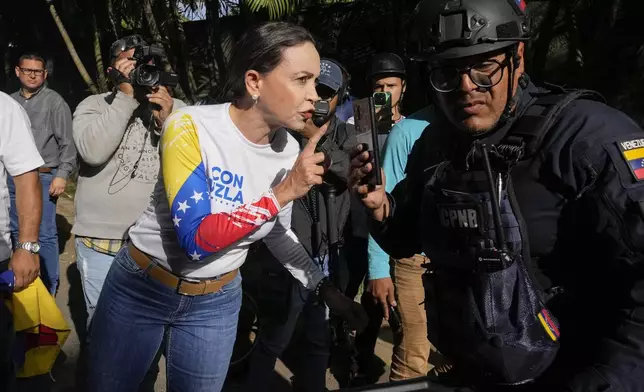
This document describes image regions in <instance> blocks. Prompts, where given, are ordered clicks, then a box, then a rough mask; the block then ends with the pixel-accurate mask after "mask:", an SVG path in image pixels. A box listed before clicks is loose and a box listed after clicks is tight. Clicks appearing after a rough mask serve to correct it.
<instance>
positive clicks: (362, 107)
mask: <svg viewBox="0 0 644 392" xmlns="http://www.w3.org/2000/svg"><path fill="white" fill-rule="evenodd" d="M353 115H354V120H355V131H356V139H357V140H358V144H366V145H367V150H368V151H369V152H370V153H371V157H372V159H371V165H372V166H373V169H372V170H371V172H370V173H369V174H368V175H367V176H366V177H365V178H364V179H363V181H362V183H363V184H369V185H382V175H381V173H380V167H381V166H380V146H379V143H378V128H377V125H376V111H375V107H374V102H373V97H367V98H363V99H359V100H356V101H353Z"/></svg>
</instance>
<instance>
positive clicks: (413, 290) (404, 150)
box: [367, 107, 433, 381]
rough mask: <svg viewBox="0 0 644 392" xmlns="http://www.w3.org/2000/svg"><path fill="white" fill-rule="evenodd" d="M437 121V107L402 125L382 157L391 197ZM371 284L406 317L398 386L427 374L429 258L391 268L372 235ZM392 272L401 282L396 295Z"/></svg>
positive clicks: (385, 304)
mask: <svg viewBox="0 0 644 392" xmlns="http://www.w3.org/2000/svg"><path fill="white" fill-rule="evenodd" d="M432 117H433V110H432V108H431V107H427V108H425V109H422V110H420V111H418V112H416V113H414V114H412V115H411V116H409V117H407V118H405V119H403V120H402V121H400V122H398V123H397V124H396V125H395V126H394V127H393V128H392V130H391V132H390V134H389V137H388V139H387V143H386V144H385V147H384V150H383V152H382V167H383V170H384V171H385V178H387V181H386V185H385V189H386V191H387V192H391V190H393V188H394V187H395V186H396V184H397V183H398V182H399V181H401V180H402V179H403V178H405V168H406V166H407V158H408V156H409V154H410V153H411V150H412V147H413V146H414V143H415V142H416V140H417V139H418V138H419V137H420V135H421V134H422V133H423V131H424V130H425V128H426V127H427V126H428V125H429V123H430V121H431V118H432ZM368 254H369V271H368V279H369V284H368V287H367V291H370V292H371V294H372V295H373V297H374V300H376V301H377V302H378V303H379V304H380V305H381V306H382V309H383V313H384V315H385V318H387V319H388V318H389V305H392V306H396V307H397V309H398V312H399V314H400V319H401V326H402V331H401V333H399V334H396V336H395V337H394V350H393V355H392V362H391V372H390V376H389V377H390V379H391V380H392V381H398V380H405V379H411V378H416V377H422V376H425V375H427V372H428V370H429V369H428V359H429V350H430V344H429V341H428V340H427V316H426V313H425V309H424V305H423V303H424V300H425V291H424V288H423V282H422V274H423V272H424V271H425V269H424V268H423V267H422V264H424V263H426V262H427V258H426V257H425V256H423V255H415V256H414V257H411V258H406V259H400V260H393V264H392V265H391V266H390V263H389V260H390V259H389V255H387V254H386V253H385V252H384V251H383V250H382V249H381V248H380V247H379V246H378V244H377V243H376V241H375V240H374V239H373V238H371V236H369V248H368ZM390 271H391V272H393V275H394V276H393V278H394V280H395V282H396V290H394V284H393V281H392V277H391V275H390Z"/></svg>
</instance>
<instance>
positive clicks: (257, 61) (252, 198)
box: [89, 22, 362, 392]
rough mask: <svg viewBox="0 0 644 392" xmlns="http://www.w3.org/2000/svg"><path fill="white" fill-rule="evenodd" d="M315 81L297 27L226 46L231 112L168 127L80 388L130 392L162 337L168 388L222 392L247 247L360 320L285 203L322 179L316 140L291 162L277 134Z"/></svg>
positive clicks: (200, 111)
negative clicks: (305, 243)
mask: <svg viewBox="0 0 644 392" xmlns="http://www.w3.org/2000/svg"><path fill="white" fill-rule="evenodd" d="M319 73H320V57H319V55H318V53H317V51H316V49H315V46H314V42H313V39H312V37H311V36H310V34H309V33H308V32H307V31H306V30H305V29H303V28H300V27H297V26H293V25H290V24H287V23H283V22H273V23H268V24H264V25H261V26H259V27H256V28H254V29H252V30H250V31H248V32H247V33H245V34H244V36H243V37H242V38H241V39H240V41H239V42H238V44H237V46H236V48H235V52H234V53H233V56H232V59H231V64H230V70H229V75H230V81H229V87H230V91H231V92H232V95H233V97H234V100H233V102H232V103H226V104H221V105H203V106H193V107H187V108H182V109H180V110H177V111H176V112H174V113H173V114H172V115H171V116H170V117H169V118H168V119H167V121H166V122H165V128H164V132H163V135H162V139H161V143H160V146H161V166H162V170H161V176H160V179H159V182H158V183H157V186H156V188H155V191H154V193H153V198H152V202H151V205H150V206H149V207H148V209H147V210H146V211H145V212H144V213H143V215H142V216H141V217H140V218H139V220H138V221H137V222H136V223H135V225H134V226H132V228H130V230H129V233H128V234H129V238H130V241H129V243H128V245H127V246H125V247H124V248H123V249H122V250H121V251H120V252H119V254H118V255H117V256H116V258H115V260H114V263H113V265H112V267H111V269H110V271H109V273H108V276H107V279H106V281H105V285H104V287H103V291H102V293H101V297H100V299H99V301H98V304H97V308H96V313H95V316H94V327H93V334H92V342H91V346H90V369H89V382H90V385H89V390H90V391H93V392H95V391H106V392H107V391H110V392H111V391H119V392H128V391H135V390H137V388H138V385H139V383H140V382H141V380H142V379H143V377H144V375H145V373H146V371H147V369H148V368H149V367H150V365H151V363H152V361H153V359H154V356H155V353H156V352H157V350H158V349H159V347H160V346H161V342H162V341H163V340H164V339H166V344H165V357H166V359H167V380H168V385H169V387H168V390H172V391H175V390H176V391H208V392H210V391H213V392H215V391H220V390H221V387H222V385H223V382H224V379H225V376H226V372H227V369H228V364H229V361H230V357H231V354H232V349H233V345H234V342H235V335H236V332H237V319H238V313H239V308H240V306H241V294H242V291H241V276H240V275H239V267H240V266H241V265H242V264H243V263H244V260H245V258H246V254H247V252H248V248H249V246H250V245H251V244H252V243H253V242H255V241H258V240H262V239H263V240H264V242H265V243H266V245H267V246H268V247H269V249H270V250H271V251H272V252H273V253H274V255H275V256H276V258H277V259H279V260H281V261H282V262H283V263H284V265H285V266H286V268H287V269H288V270H289V271H290V272H291V274H292V275H293V276H294V277H295V278H296V279H297V280H299V281H300V282H301V283H302V284H303V285H304V286H306V287H307V288H308V289H310V290H315V292H316V293H317V294H318V295H319V296H320V298H321V299H322V300H324V301H325V302H326V303H327V304H328V305H329V307H330V308H331V310H335V311H336V312H338V313H340V314H341V315H342V316H344V317H346V318H347V319H348V321H349V323H351V321H352V319H354V318H356V317H355V316H356V315H357V318H358V319H360V317H359V316H362V313H360V312H362V309H361V308H360V306H359V305H358V304H356V303H354V302H353V301H352V300H350V299H347V298H346V297H344V296H342V295H341V294H340V293H339V292H338V291H337V290H336V289H334V288H333V287H332V286H331V285H330V284H329V283H328V281H327V280H326V278H325V277H324V274H323V272H322V271H321V270H320V268H319V267H318V266H317V265H316V264H315V263H314V262H313V261H312V260H311V258H310V257H309V255H308V254H307V253H306V251H305V250H304V248H303V247H302V246H301V244H299V243H298V241H297V237H296V236H295V235H294V234H293V232H292V231H291V228H290V224H291V208H292V201H293V200H296V199H298V198H300V197H302V196H303V195H304V194H306V193H307V192H308V191H309V189H310V188H311V187H312V186H314V185H317V184H320V183H321V182H322V175H323V174H324V167H323V166H322V165H321V164H322V163H323V162H324V154H322V153H316V152H315V147H316V144H317V141H318V140H319V139H320V137H321V136H322V134H321V133H320V134H317V135H315V136H314V137H312V138H311V139H310V140H309V143H308V145H307V146H306V147H305V148H304V150H303V151H302V152H301V153H300V149H299V146H298V143H297V142H296V141H295V139H293V137H292V136H290V135H289V134H288V132H287V131H286V130H285V128H289V129H293V130H301V129H303V128H304V124H305V122H306V120H308V119H310V118H311V117H312V114H313V111H314V110H313V109H314V108H313V104H314V102H315V101H316V100H318V99H319V98H318V96H317V94H316V91H315V80H316V78H317V76H318V75H319ZM352 316H354V317H352ZM358 327H359V326H358Z"/></svg>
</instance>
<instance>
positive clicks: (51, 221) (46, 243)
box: [7, 169, 60, 294]
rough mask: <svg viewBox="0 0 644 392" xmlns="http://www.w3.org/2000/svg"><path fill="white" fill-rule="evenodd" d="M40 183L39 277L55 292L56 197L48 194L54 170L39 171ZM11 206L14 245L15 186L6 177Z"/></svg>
mask: <svg viewBox="0 0 644 392" xmlns="http://www.w3.org/2000/svg"><path fill="white" fill-rule="evenodd" d="M39 174H40V183H41V184H42V219H41V221H40V233H39V234H38V243H39V244H40V277H41V279H42V281H43V283H44V284H45V287H47V290H49V292H50V293H52V294H55V293H56V288H57V287H58V275H59V273H60V272H59V271H60V267H59V265H58V228H57V227H56V201H57V198H55V197H51V196H49V186H50V185H51V182H52V180H53V179H54V176H55V175H56V170H55V169H54V170H53V171H52V172H51V173H39ZM7 186H8V187H9V196H10V198H11V208H10V210H9V216H10V219H11V241H12V242H13V245H14V247H15V246H16V244H17V243H18V211H17V210H16V186H15V184H14V182H13V179H12V178H11V177H7Z"/></svg>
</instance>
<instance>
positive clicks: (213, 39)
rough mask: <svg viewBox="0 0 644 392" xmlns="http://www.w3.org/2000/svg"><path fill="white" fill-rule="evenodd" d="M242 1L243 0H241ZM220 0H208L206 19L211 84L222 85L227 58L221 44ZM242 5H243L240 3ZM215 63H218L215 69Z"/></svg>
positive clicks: (213, 85)
mask: <svg viewBox="0 0 644 392" xmlns="http://www.w3.org/2000/svg"><path fill="white" fill-rule="evenodd" d="M240 3H241V1H240ZM220 6H221V3H220V2H219V0H206V20H207V21H208V57H209V59H208V60H209V64H208V67H209V69H210V78H211V80H210V85H211V86H212V87H213V88H214V87H216V86H221V85H223V83H224V82H225V80H226V60H225V59H224V51H223V47H222V44H221V40H222V37H221V20H220V19H219V9H220ZM240 6H242V5H241V4H240ZM215 63H216V65H217V67H216V71H215Z"/></svg>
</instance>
